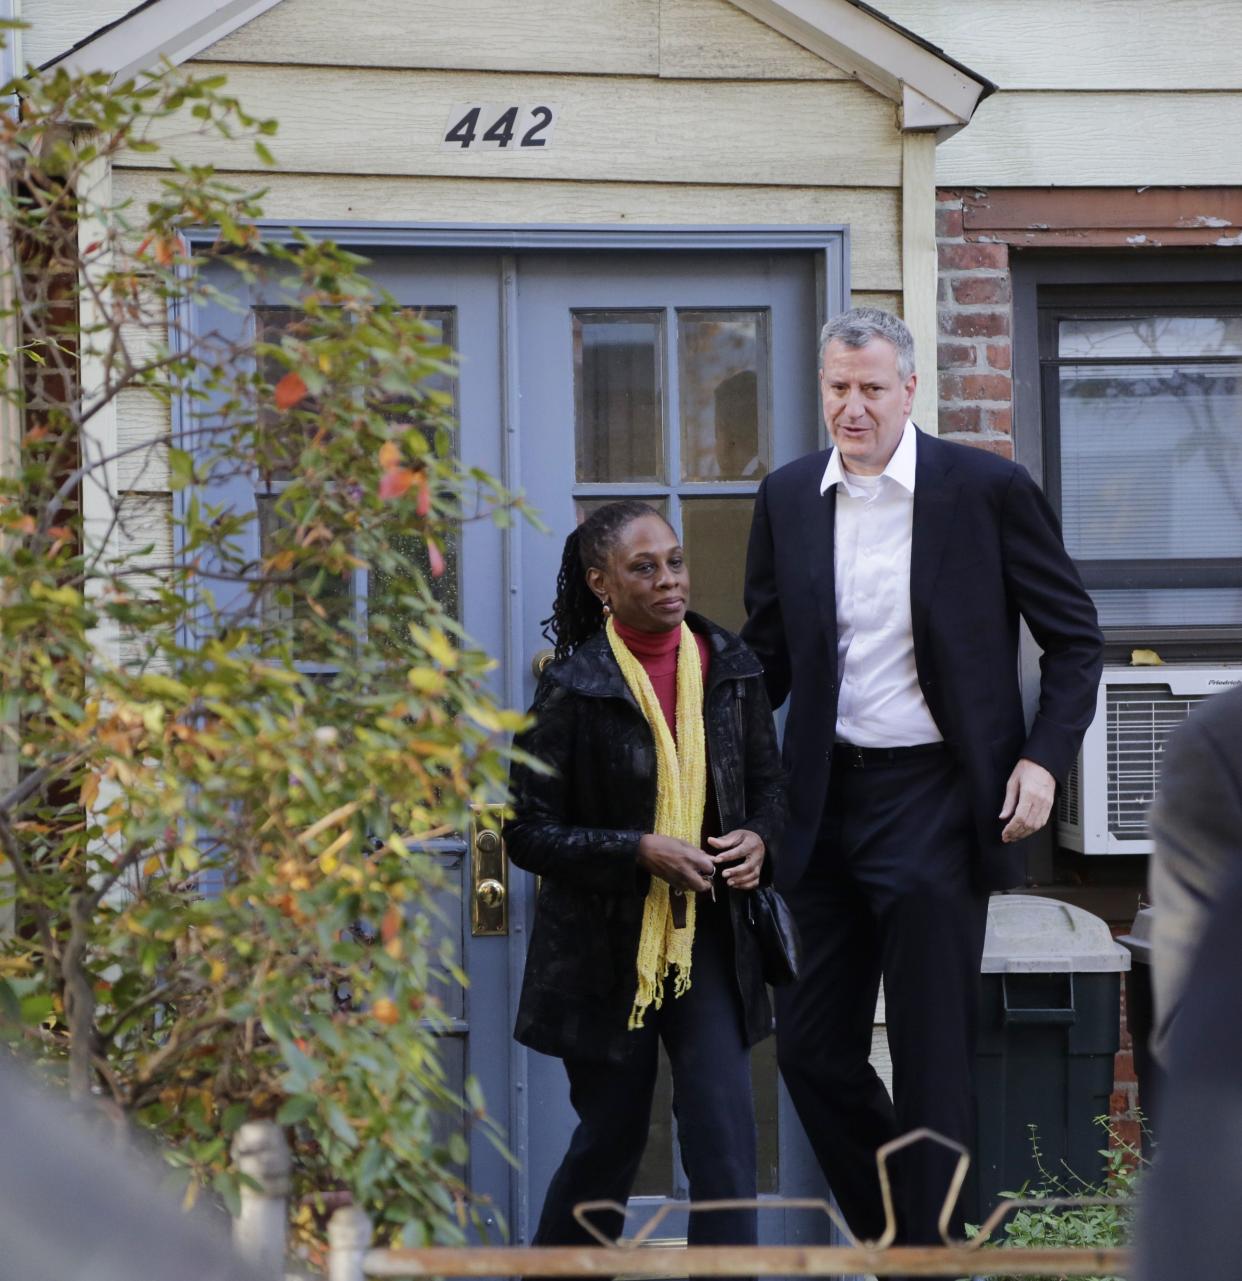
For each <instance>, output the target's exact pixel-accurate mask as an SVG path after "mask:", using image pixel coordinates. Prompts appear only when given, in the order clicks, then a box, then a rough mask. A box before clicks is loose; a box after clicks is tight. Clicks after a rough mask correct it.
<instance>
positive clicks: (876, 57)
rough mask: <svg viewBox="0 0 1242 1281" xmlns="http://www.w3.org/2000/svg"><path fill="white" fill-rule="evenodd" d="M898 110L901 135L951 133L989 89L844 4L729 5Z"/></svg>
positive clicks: (770, 0)
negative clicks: (851, 77) (847, 74)
mask: <svg viewBox="0 0 1242 1281" xmlns="http://www.w3.org/2000/svg"><path fill="white" fill-rule="evenodd" d="M730 3H731V4H733V5H735V6H736V7H737V8H739V9H742V10H744V11H745V12H746V13H749V14H750V15H751V16H752V17H754V18H758V19H759V21H760V22H763V23H765V24H766V25H767V26H769V27H772V28H774V29H775V30H777V31H779V32H780V33H781V34H782V35H785V36H788V37H789V38H790V39H791V40H793V41H795V42H796V43H798V44H800V45H801V46H802V47H803V48H804V49H809V50H810V51H811V52H812V53H814V54H818V55H819V56H820V57H821V58H824V59H825V60H827V61H828V62H831V63H833V65H835V66H837V67H840V68H841V70H842V71H848V72H850V74H851V75H854V76H856V77H857V78H858V79H859V80H861V81H862V82H863V84H865V85H868V86H870V87H871V88H872V89H874V90H875V91H876V92H877V93H881V94H883V95H884V96H885V97H886V98H891V99H892V100H893V101H894V102H896V103H898V104H899V105H900V106H901V108H902V128H903V129H920V130H923V129H926V130H933V129H934V130H937V131H941V130H944V131H946V133H947V132H953V131H956V130H957V129H960V128H961V127H962V126H963V125H964V124H966V123H967V122H968V121H969V120H970V118H971V116H972V115H973V114H974V111H975V108H976V107H977V106H978V105H979V102H980V100H981V99H982V98H983V97H984V96H985V95H986V94H987V93H989V92H990V91H991V90H992V88H993V87H994V86H992V85H991V84H990V83H989V82H988V81H987V80H985V79H983V77H978V78H976V77H974V76H972V75H971V74H970V73H969V72H968V71H967V70H966V69H965V68H964V67H961V66H959V65H958V64H956V63H954V62H952V61H951V60H950V59H948V58H946V57H943V56H941V55H940V54H938V53H936V52H935V51H934V50H933V49H931V48H930V47H927V46H925V45H924V44H922V43H920V42H919V40H918V39H916V38H915V37H914V36H913V34H906V33H903V31H901V30H899V29H897V28H896V27H894V26H893V25H891V24H890V23H888V22H885V21H883V20H882V19H881V18H880V17H878V16H877V15H876V14H874V13H871V12H868V11H867V10H866V9H865V8H860V7H859V6H858V5H856V4H854V3H851V0H730Z"/></svg>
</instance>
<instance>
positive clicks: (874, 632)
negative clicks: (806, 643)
mask: <svg viewBox="0 0 1242 1281" xmlns="http://www.w3.org/2000/svg"><path fill="white" fill-rule="evenodd" d="M916 456H917V447H916V438H915V430H914V425H913V424H912V423H911V422H909V421H907V423H906V427H905V431H904V432H903V433H902V436H901V440H900V441H899V442H898V444H897V448H896V449H895V450H894V451H893V456H892V458H890V459H889V460H888V466H887V467H885V468H884V471H883V472H882V473H881V474H880V475H879V476H859V475H856V474H855V473H853V472H850V471H847V470H846V469H845V468H844V467H843V466H842V465H841V453H840V451H839V450H836V449H834V450H833V451H832V455H831V457H830V458H829V459H828V466H827V467H826V468H825V469H824V478H823V480H822V481H821V482H820V486H819V490H820V493H821V494H826V493H827V492H828V490H829V489H830V488H831V486H833V485H836V486H837V515H836V525H835V534H834V540H835V557H834V568H835V572H836V588H837V678H838V683H839V691H838V698H837V741H838V742H840V743H853V744H855V745H856V746H859V747H909V746H912V745H914V744H916V743H938V742H940V741H941V739H942V735H941V733H940V730H939V729H938V728H937V727H936V722H935V721H934V720H933V719H932V714H931V712H929V711H928V710H927V703H926V702H925V701H924V698H923V691H922V690H921V689H920V688H919V681H918V673H917V672H916V670H915V666H914V634H913V631H912V624H911V620H910V537H911V533H912V531H913V528H914V474H915V469H916V468H915V463H916Z"/></svg>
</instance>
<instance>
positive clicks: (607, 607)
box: [599, 596, 612, 618]
mask: <svg viewBox="0 0 1242 1281" xmlns="http://www.w3.org/2000/svg"><path fill="white" fill-rule="evenodd" d="M599 605H600V608H601V609H602V610H603V611H604V617H605V618H607V617H608V615H609V614H611V613H612V606H611V605H610V604H609V602H608V597H607V596H605V597H604V599H603V600H601V601H600V603H599Z"/></svg>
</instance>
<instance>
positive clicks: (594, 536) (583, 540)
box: [540, 498, 664, 663]
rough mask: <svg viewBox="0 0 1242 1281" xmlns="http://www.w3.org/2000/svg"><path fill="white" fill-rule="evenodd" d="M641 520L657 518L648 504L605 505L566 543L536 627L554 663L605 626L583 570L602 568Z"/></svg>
mask: <svg viewBox="0 0 1242 1281" xmlns="http://www.w3.org/2000/svg"><path fill="white" fill-rule="evenodd" d="M642 516H660V513H659V512H658V511H656V509H655V508H654V507H652V505H651V504H650V503H644V502H639V501H638V500H637V499H632V498H624V499H621V500H620V501H618V502H615V503H605V504H604V505H603V506H602V507H597V508H596V509H595V511H593V512H592V513H591V514H590V515H589V516H588V517H587V518H586V520H584V521H583V522H582V524H581V525H579V526H578V527H577V529H575V530H574V532H573V533H572V534H570V535H569V537H568V538H567V539H565V550H564V552H562V554H561V568H560V570H559V572H558V573H557V575H556V600H555V601H554V602H553V603H552V613H551V615H550V617H548V618H545V619H543V620H541V624H540V625H541V626H542V628H543V635H544V639H545V640H548V641H550V642H551V643H552V646H553V657H554V658H555V660H556V661H557V662H558V663H559V662H560V661H561V659H563V658H568V657H569V656H570V654H572V653H573V652H574V650H576V649H577V648H578V646H579V645H581V644H582V642H583V641H585V640H589V639H590V638H591V637H592V636H594V635H595V633H596V632H598V631H599V630H600V628H601V627H603V625H604V617H605V615H604V607H603V605H602V604H600V600H599V597H598V596H596V595H595V593H594V592H593V591H592V590H591V589H590V588H589V587H588V586H587V581H586V571H587V570H588V569H602V568H603V567H604V564H605V562H606V561H607V559H608V555H609V553H610V552H611V551H612V549H613V548H614V547H615V546H616V545H617V541H618V539H619V538H620V537H621V534H622V532H623V531H624V530H625V528H626V526H628V525H629V524H630V522H631V521H635V520H638V519H639V518H640V517H642ZM660 519H661V520H663V519H664V517H663V516H660Z"/></svg>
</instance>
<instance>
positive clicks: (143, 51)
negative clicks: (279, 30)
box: [44, 0, 280, 80]
mask: <svg viewBox="0 0 1242 1281" xmlns="http://www.w3.org/2000/svg"><path fill="white" fill-rule="evenodd" d="M279 3H280V0H145V2H144V3H142V4H139V5H138V6H137V7H135V8H133V9H131V10H130V11H129V12H128V13H126V14H124V15H123V16H122V17H120V18H118V19H117V20H116V21H115V22H111V23H109V24H108V25H107V26H106V27H101V28H100V29H99V30H98V31H95V32H93V33H92V34H91V35H90V36H88V37H87V38H86V39H85V40H82V41H79V42H78V43H77V44H76V45H74V46H73V48H72V49H69V50H67V51H66V52H64V53H62V54H60V55H59V56H57V57H55V58H53V59H52V60H51V61H50V62H48V63H46V64H44V69H45V70H59V69H61V68H63V69H64V70H66V71H69V72H70V73H78V72H94V71H104V72H107V73H108V74H109V75H111V76H114V77H116V78H117V79H118V80H128V79H130V78H131V77H132V76H137V75H141V74H142V73H143V72H146V71H152V70H154V69H155V68H156V67H158V66H159V65H160V64H161V62H162V61H163V60H164V59H167V60H168V61H169V62H172V63H174V64H175V63H181V62H185V61H186V60H187V59H189V58H192V57H194V55H195V54H196V53H199V52H200V51H201V50H203V49H206V48H208V47H209V46H210V45H213V44H215V43H216V42H217V41H218V40H222V39H224V37H225V36H227V35H229V34H230V33H231V32H233V31H236V30H237V28H238V27H240V26H242V25H243V24H244V23H247V22H250V21H251V20H252V19H254V18H257V17H258V16H259V15H260V14H262V13H266V12H267V10H268V9H271V8H272V7H273V6H275V5H277V4H279Z"/></svg>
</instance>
